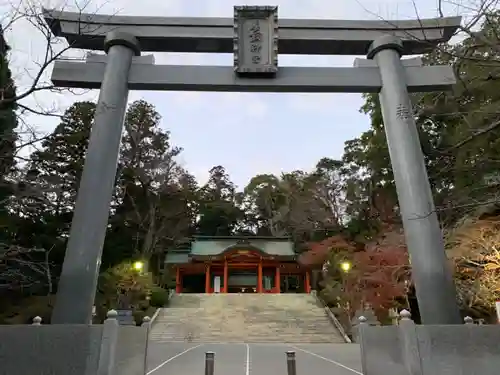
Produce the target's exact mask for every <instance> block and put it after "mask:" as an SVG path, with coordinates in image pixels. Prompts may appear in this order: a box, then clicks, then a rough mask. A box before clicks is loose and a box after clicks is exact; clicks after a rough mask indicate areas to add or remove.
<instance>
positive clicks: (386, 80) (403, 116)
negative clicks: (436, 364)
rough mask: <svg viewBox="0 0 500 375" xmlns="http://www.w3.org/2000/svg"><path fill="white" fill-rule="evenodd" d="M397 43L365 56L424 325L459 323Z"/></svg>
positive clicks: (387, 39) (386, 42) (389, 39)
mask: <svg viewBox="0 0 500 375" xmlns="http://www.w3.org/2000/svg"><path fill="white" fill-rule="evenodd" d="M402 52H403V45H402V43H401V40H400V39H398V38H396V37H394V36H392V35H384V36H382V37H380V38H378V39H377V40H375V41H374V42H373V43H372V45H371V47H370V50H369V52H368V55H367V57H368V58H369V59H374V60H375V61H376V63H377V65H378V68H379V70H380V76H381V78H382V90H381V91H380V95H379V97H380V105H381V108H382V116H383V119H384V127H385V134H386V137H387V145H388V147H389V155H390V158H391V165H392V169H393V172H394V180H395V182H396V190H397V193H398V201H399V207H400V211H401V218H402V220H403V226H404V231H405V237H406V244H407V246H408V251H409V253H410V257H411V265H412V276H413V280H414V282H415V289H416V294H417V298H418V306H419V310H420V315H421V317H422V323H425V324H460V323H461V319H460V314H459V310H458V306H457V302H456V290H455V286H454V283H453V279H452V275H451V270H450V269H449V266H448V262H447V258H446V255H445V252H444V245H443V238H442V233H441V228H440V227H439V222H438V218H437V215H436V209H435V207H434V202H433V197H432V192H431V188H430V184H429V178H428V176H427V171H426V168H425V163H424V157H423V154H422V149H421V147H420V142H419V136H418V131H417V127H416V124H415V118H414V115H413V112H412V106H411V102H410V97H409V95H408V89H407V86H406V73H405V70H404V68H403V64H402V63H401V59H400V56H401V54H402Z"/></svg>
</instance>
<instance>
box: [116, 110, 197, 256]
mask: <svg viewBox="0 0 500 375" xmlns="http://www.w3.org/2000/svg"><path fill="white" fill-rule="evenodd" d="M160 121H161V116H160V115H159V113H158V112H157V111H156V109H155V107H154V106H153V105H151V104H149V103H147V102H145V101H143V100H139V101H136V102H134V103H132V104H131V105H130V106H129V108H128V110H127V114H126V118H125V135H124V137H123V139H122V148H121V154H120V162H119V173H118V185H117V197H116V201H115V211H114V216H113V217H112V218H111V221H110V222H111V224H112V225H111V228H112V231H113V233H111V236H110V239H109V243H108V245H109V246H107V248H109V251H110V252H111V246H110V244H113V248H114V251H115V252H116V242H115V241H114V240H111V238H115V240H116V241H118V242H120V243H122V244H123V246H124V247H126V248H127V250H125V253H126V254H129V255H130V256H136V257H137V256H140V257H142V258H144V259H147V260H150V259H152V257H154V256H156V255H160V254H162V253H163V252H164V251H165V249H168V248H169V247H172V246H175V245H176V244H177V243H178V242H182V241H185V239H186V237H187V236H188V235H189V233H190V231H191V230H192V227H193V222H194V215H195V214H194V212H193V199H194V194H195V190H196V183H195V181H194V178H193V177H192V176H191V175H189V174H188V173H187V172H186V171H185V170H184V169H183V168H181V167H180V166H179V164H178V163H177V161H176V157H177V156H178V155H179V154H180V152H181V151H182V150H181V149H180V148H178V147H175V146H172V145H171V143H170V134H169V132H167V131H164V130H163V129H161V127H160ZM114 233H120V236H119V237H121V239H120V238H118V237H116V236H114V235H113V234H114ZM125 238H127V240H126V241H127V242H123V240H124V239H125ZM120 252H121V254H122V255H123V253H124V252H123V251H120ZM107 254H109V255H110V253H109V252H108V253H107Z"/></svg>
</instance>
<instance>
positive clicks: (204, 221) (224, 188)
mask: <svg viewBox="0 0 500 375" xmlns="http://www.w3.org/2000/svg"><path fill="white" fill-rule="evenodd" d="M209 173H210V176H209V178H208V182H207V183H206V184H205V185H204V186H202V187H201V189H200V190H199V218H198V222H197V233H198V234H200V235H206V236H229V235H231V234H234V231H235V229H236V228H237V225H238V223H239V222H240V221H241V219H242V218H243V212H242V210H241V209H240V208H239V207H238V204H237V195H236V188H235V186H234V184H233V182H231V180H230V179H229V176H228V174H227V172H226V170H225V169H224V167H222V166H220V165H218V166H215V167H213V168H212V169H211V170H210V172H209Z"/></svg>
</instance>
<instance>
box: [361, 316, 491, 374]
mask: <svg viewBox="0 0 500 375" xmlns="http://www.w3.org/2000/svg"><path fill="white" fill-rule="evenodd" d="M465 322H466V324H464V325H416V324H415V323H414V322H413V321H412V320H411V319H410V313H409V312H408V311H406V310H403V312H401V320H400V322H399V325H397V326H382V327H374V326H369V325H368V324H366V320H365V319H364V317H360V324H359V326H358V334H359V343H360V345H361V362H362V366H363V374H364V375H387V374H391V375H457V374H464V375H469V374H470V375H473V374H481V375H497V374H499V373H500V370H499V369H500V345H499V343H500V326H499V325H475V324H473V322H472V319H471V318H466V319H465Z"/></svg>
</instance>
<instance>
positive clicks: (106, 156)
mask: <svg viewBox="0 0 500 375" xmlns="http://www.w3.org/2000/svg"><path fill="white" fill-rule="evenodd" d="M104 50H105V51H106V52H107V54H108V58H107V62H106V70H105V73H104V79H103V82H102V85H101V91H100V93H99V100H98V102H97V109H96V113H95V119H94V125H93V127H92V132H91V135H90V140H89V146H88V150H87V156H86V158H85V165H84V168H83V173H82V178H81V182H80V188H79V190H78V197H77V200H76V205H75V211H74V215H73V222H72V224H71V231H70V237H69V241H68V246H67V249H66V256H65V258H64V264H63V268H62V273H61V278H60V281H59V286H58V292H57V299H56V304H55V306H54V311H53V315H52V323H56V324H58V323H68V324H88V323H89V322H90V320H91V319H92V306H93V304H94V297H95V291H96V286H97V276H98V273H99V267H100V265H101V254H102V247H103V244H104V238H105V236H106V228H107V224H108V217H109V208H110V203H111V198H112V194H113V190H114V183H115V176H116V167H117V162H118V154H119V148H120V139H121V136H122V128H123V121H124V116H125V109H126V105H127V98H128V76H129V71H130V66H131V64H132V57H133V56H134V55H136V56H139V55H140V49H139V43H138V42H137V39H136V38H135V37H133V36H132V35H129V34H126V33H123V32H120V31H112V32H110V33H109V34H108V35H107V37H106V40H105V42H104Z"/></svg>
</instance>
